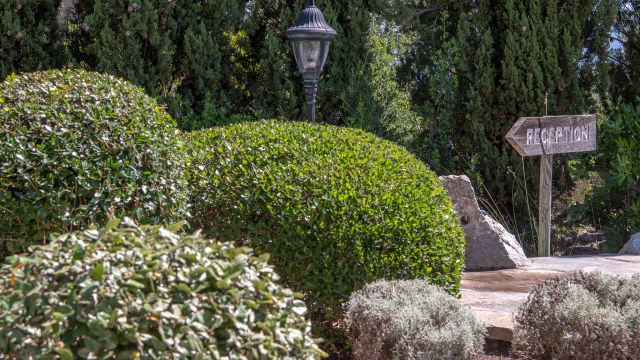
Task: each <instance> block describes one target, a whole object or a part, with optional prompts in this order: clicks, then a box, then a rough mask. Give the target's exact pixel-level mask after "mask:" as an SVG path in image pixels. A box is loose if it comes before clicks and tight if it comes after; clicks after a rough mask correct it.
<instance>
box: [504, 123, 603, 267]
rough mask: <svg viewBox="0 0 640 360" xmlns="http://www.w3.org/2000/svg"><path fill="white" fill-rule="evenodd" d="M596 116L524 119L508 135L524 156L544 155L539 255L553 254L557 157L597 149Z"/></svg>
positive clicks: (541, 168) (511, 142) (539, 213)
mask: <svg viewBox="0 0 640 360" xmlns="http://www.w3.org/2000/svg"><path fill="white" fill-rule="evenodd" d="M596 137H597V127H596V116H595V115H566V116H542V117H521V118H520V119H518V121H516V123H515V124H514V125H513V127H512V128H511V130H509V132H508V133H507V136H506V138H507V141H508V142H509V144H511V146H513V147H514V148H515V149H516V151H517V152H518V154H520V156H536V155H542V157H541V161H540V204H539V209H538V215H539V224H538V255H539V256H550V255H551V200H552V199H551V180H552V178H553V154H565V153H572V152H581V151H593V150H595V149H596V140H597V139H596Z"/></svg>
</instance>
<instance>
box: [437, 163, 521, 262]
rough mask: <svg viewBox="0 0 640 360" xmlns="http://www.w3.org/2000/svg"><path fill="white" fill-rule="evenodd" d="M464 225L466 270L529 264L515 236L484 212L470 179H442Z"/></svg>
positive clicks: (453, 177) (442, 177) (449, 177)
mask: <svg viewBox="0 0 640 360" xmlns="http://www.w3.org/2000/svg"><path fill="white" fill-rule="evenodd" d="M439 179H440V181H442V185H444V187H445V189H446V190H447V192H448V193H449V196H450V197H451V200H452V201H453V204H454V206H455V209H456V213H457V214H458V216H459V217H460V221H461V222H462V228H463V230H464V234H465V239H466V241H467V247H466V252H465V270H467V271H478V270H497V269H513V268H516V267H519V266H523V265H527V264H529V260H528V259H527V257H526V256H525V254H524V251H523V250H522V247H521V246H520V244H519V243H518V242H517V241H516V238H515V236H513V234H511V233H509V232H508V231H507V230H506V229H505V228H504V226H502V225H501V224H500V223H499V222H497V221H496V220H494V219H493V218H492V217H491V216H489V214H487V213H485V212H484V211H482V210H480V207H479V206H478V200H477V199H476V196H475V193H474V191H473V186H471V181H470V180H469V178H468V177H466V176H464V175H462V176H441V177H440V178H439Z"/></svg>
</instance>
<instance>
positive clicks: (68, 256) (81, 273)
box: [0, 218, 323, 360]
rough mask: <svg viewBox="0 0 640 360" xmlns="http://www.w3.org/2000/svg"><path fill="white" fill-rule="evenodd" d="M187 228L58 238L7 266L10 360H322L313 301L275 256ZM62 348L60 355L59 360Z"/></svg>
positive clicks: (1, 320)
mask: <svg viewBox="0 0 640 360" xmlns="http://www.w3.org/2000/svg"><path fill="white" fill-rule="evenodd" d="M179 227H180V225H179V224H178V225H173V226H168V227H166V228H164V227H161V226H141V227H138V226H136V225H135V224H134V223H133V222H132V221H131V220H130V219H128V218H125V221H124V222H123V226H120V227H118V220H112V221H110V222H109V223H108V224H107V225H106V226H105V227H104V228H102V229H100V230H91V229H89V230H86V231H77V232H74V233H70V234H65V235H60V236H58V237H56V238H54V239H53V240H52V242H51V243H50V244H48V245H44V246H38V247H36V249H35V251H34V252H33V253H32V254H31V255H29V256H23V255H15V256H11V257H8V258H7V259H6V260H5V263H4V265H3V266H2V268H1V269H0V352H1V353H2V354H4V357H3V355H0V357H2V358H5V357H6V358H8V359H47V358H50V359H54V358H60V359H64V360H66V359H74V358H90V359H134V358H135V359H138V358H141V359H219V358H226V359H275V358H280V359H282V358H299V359H313V358H317V357H320V356H322V355H323V353H322V352H321V351H320V350H319V348H318V347H317V345H316V343H315V341H314V340H313V339H312V338H311V336H310V324H309V321H308V320H306V319H305V317H304V315H305V312H306V310H307V309H306V306H305V304H304V302H303V301H302V300H300V299H298V297H299V296H301V295H295V294H294V293H292V292H291V290H289V289H285V288H283V287H282V286H280V285H278V284H277V283H276V282H275V281H276V280H277V275H275V273H274V271H273V268H272V267H271V266H269V265H268V264H267V262H266V256H261V257H256V256H254V255H253V254H252V252H251V250H250V249H248V248H238V247H235V246H233V245H232V244H230V243H221V242H217V241H214V240H206V239H204V238H202V237H201V236H199V235H198V234H191V235H186V234H178V233H176V232H175V231H177V230H178V229H179ZM56 355H58V356H59V357H56Z"/></svg>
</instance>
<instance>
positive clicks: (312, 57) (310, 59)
mask: <svg viewBox="0 0 640 360" xmlns="http://www.w3.org/2000/svg"><path fill="white" fill-rule="evenodd" d="M298 46H299V47H300V56H301V59H300V60H301V62H302V66H303V68H304V70H305V71H309V70H314V69H316V68H317V67H318V65H320V64H318V63H319V61H320V55H321V54H320V40H302V41H300V42H299V43H298Z"/></svg>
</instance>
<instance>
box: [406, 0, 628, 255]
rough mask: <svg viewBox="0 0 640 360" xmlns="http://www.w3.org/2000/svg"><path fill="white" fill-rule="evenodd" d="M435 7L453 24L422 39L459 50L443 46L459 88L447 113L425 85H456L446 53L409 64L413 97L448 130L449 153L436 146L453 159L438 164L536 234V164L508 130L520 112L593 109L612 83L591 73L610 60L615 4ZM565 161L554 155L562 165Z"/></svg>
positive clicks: (544, 1) (545, 0)
mask: <svg viewBox="0 0 640 360" xmlns="http://www.w3.org/2000/svg"><path fill="white" fill-rule="evenodd" d="M435 9H436V11H434V12H436V13H437V14H438V15H435V14H434V13H428V14H429V15H428V17H427V19H428V21H433V20H431V19H434V18H435V21H436V23H437V19H438V16H440V17H442V16H443V14H447V15H449V14H450V13H451V14H453V16H450V20H449V21H451V22H452V23H454V24H455V29H454V30H451V29H453V26H454V25H453V24H452V25H447V26H446V27H441V30H439V32H438V34H439V38H438V37H434V36H433V34H429V35H427V34H426V33H424V32H421V33H419V34H420V38H421V42H419V44H420V45H422V44H423V43H426V44H429V46H430V47H436V48H438V49H440V50H436V53H437V52H438V51H443V49H445V44H447V46H449V47H453V50H451V49H449V50H447V51H448V52H449V53H450V54H452V55H451V56H450V59H451V60H450V64H449V66H450V67H452V70H451V71H450V72H451V73H452V74H454V75H453V76H454V77H455V82H454V83H455V84H456V85H455V86H456V87H457V88H456V89H455V90H454V91H453V92H452V99H453V100H454V101H455V102H456V105H455V106H453V107H451V108H450V109H448V110H447V111H446V113H442V112H440V113H438V112H434V111H433V109H438V108H439V107H440V106H441V98H438V97H433V95H432V94H433V93H434V92H433V90H429V89H433V88H434V87H435V88H436V89H437V88H439V87H442V86H443V82H445V83H444V85H445V86H449V87H450V83H451V79H448V78H446V77H442V76H441V75H440V72H439V70H438V61H441V60H442V59H443V57H442V56H440V57H431V58H428V57H427V56H426V55H419V56H418V57H417V58H416V60H415V61H414V58H405V59H404V61H405V64H408V65H405V69H413V71H414V74H413V75H412V78H413V79H414V81H416V85H415V86H414V87H413V88H414V90H415V92H416V95H414V99H416V102H417V103H418V104H420V105H421V106H422V108H423V109H424V111H425V114H431V116H433V118H432V121H434V122H435V126H436V128H439V129H449V130H448V131H447V134H448V135H449V140H448V141H449V142H448V143H449V146H450V148H451V150H450V152H447V151H439V153H441V154H450V156H449V157H443V158H442V159H440V160H439V163H437V164H433V165H435V166H436V168H440V169H446V170H447V172H465V173H467V174H468V175H470V176H471V177H472V178H473V179H474V181H475V183H476V187H477V188H478V189H479V190H480V191H481V195H482V196H483V197H484V198H488V199H493V201H494V202H495V204H493V206H494V209H495V207H497V208H499V209H501V210H502V211H503V212H504V213H508V214H509V217H510V218H511V219H512V220H513V224H511V225H513V228H512V229H511V230H513V231H517V233H518V234H523V233H528V234H526V235H527V237H529V238H530V239H531V238H532V237H533V235H534V234H533V231H529V230H532V229H533V228H535V222H534V221H532V219H531V216H530V215H531V213H532V211H531V210H532V209H535V206H532V205H535V204H531V202H535V201H536V199H537V196H536V195H535V192H536V191H535V189H537V161H533V160H526V161H525V160H523V159H520V157H519V156H518V155H517V153H516V152H515V151H513V149H511V147H510V146H509V145H508V143H507V142H506V141H505V140H504V136H505V135H506V133H507V132H508V130H509V129H510V128H511V126H512V125H513V123H514V122H515V120H516V119H517V118H518V117H520V116H535V115H544V114H545V112H546V111H547V108H548V113H549V114H574V113H586V112H589V111H594V106H596V105H597V104H598V103H599V101H600V99H601V98H602V97H604V96H606V94H607V90H608V89H606V86H607V79H606V77H594V76H591V75H592V74H594V73H598V72H599V71H600V69H601V68H602V67H603V66H606V65H602V64H600V62H605V61H606V58H604V57H603V56H602V49H604V48H606V47H607V44H608V32H609V29H610V27H611V25H612V19H613V14H615V11H616V4H615V3H613V2H607V1H588V2H584V1H558V0H532V1H526V2H521V1H515V0H504V1H500V2H495V1H486V0H480V1H478V2H475V3H472V4H471V8H469V9H464V8H461V7H452V6H449V5H443V4H441V5H438V4H437V3H436V4H435ZM418 19H419V21H421V22H422V21H424V20H425V18H424V17H423V18H420V17H418ZM422 26H423V27H424V26H427V24H424V23H422ZM447 29H449V30H447ZM447 33H449V34H447ZM415 53H416V54H418V53H419V50H415ZM596 59H598V60H599V61H596ZM409 73H410V72H409ZM441 79H442V80H441ZM405 80H406V78H405ZM445 143H446V142H445ZM425 160H426V161H429V159H425ZM564 161H565V157H562V158H560V157H558V158H557V159H556V167H559V166H563V164H564ZM523 179H525V180H523ZM556 179H557V177H556ZM554 190H556V191H563V190H564V189H563V188H561V187H558V186H555V187H554ZM527 201H529V203H528V204H529V206H527ZM530 245H532V244H530Z"/></svg>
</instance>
